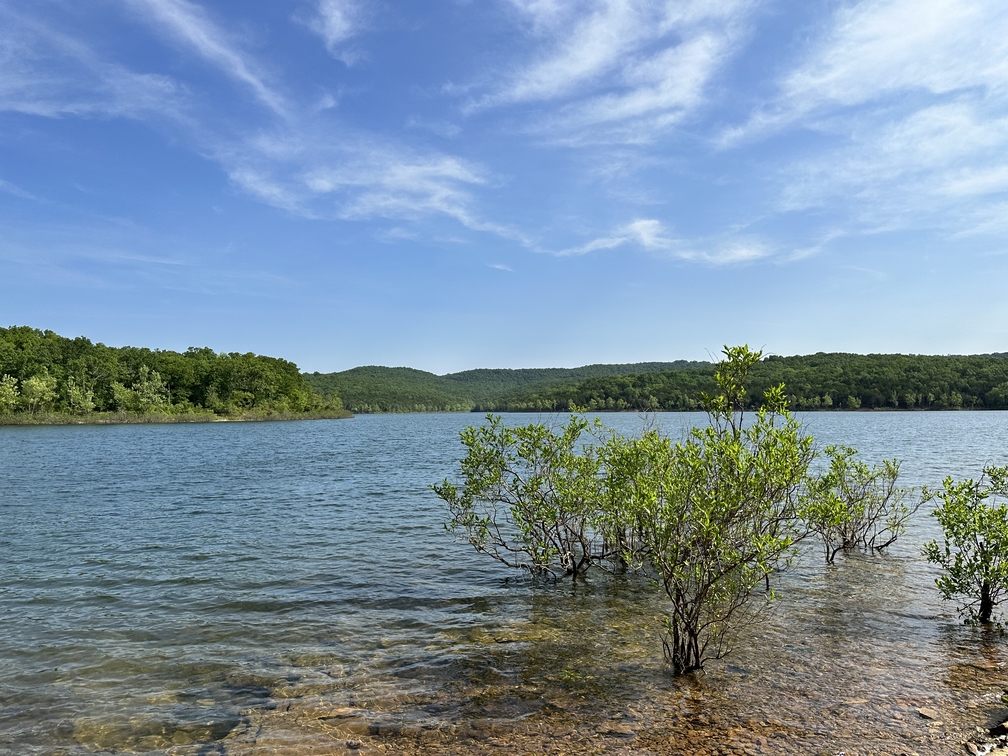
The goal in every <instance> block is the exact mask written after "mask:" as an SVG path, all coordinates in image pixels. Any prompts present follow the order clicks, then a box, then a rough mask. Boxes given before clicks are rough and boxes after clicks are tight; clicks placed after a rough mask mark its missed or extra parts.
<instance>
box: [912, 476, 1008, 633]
mask: <svg viewBox="0 0 1008 756" xmlns="http://www.w3.org/2000/svg"><path fill="white" fill-rule="evenodd" d="M934 496H935V497H936V498H937V499H938V500H939V501H940V504H939V505H938V506H937V507H936V508H935V510H934V513H933V515H934V517H935V518H936V519H937V520H938V523H939V524H940V525H941V528H942V533H943V536H944V537H943V542H942V544H941V545H940V546H939V545H938V542H937V541H931V542H930V543H927V544H925V546H924V556H926V557H927V559H928V561H929V562H933V563H935V564H937V565H938V566H939V567H941V568H942V570H943V574H942V575H941V576H939V577H938V578H937V579H936V580H935V584H936V585H937V586H938V590H939V591H940V592H941V595H942V598H944V599H946V600H953V599H956V598H960V599H962V601H963V604H962V605H961V606H960V607H959V611H960V613H961V614H963V615H965V617H966V618H967V621H970V622H979V623H981V624H988V623H990V622H991V617H992V615H993V612H994V608H995V607H996V606H997V605H998V604H1000V603H1001V602H1002V601H1004V599H1005V596H1006V595H1008V467H993V466H988V467H986V468H984V471H983V475H982V476H981V477H980V478H979V479H978V480H973V479H966V480H963V481H953V480H952V479H951V478H946V479H945V482H944V483H943V485H942V488H941V490H939V491H936V492H934Z"/></svg>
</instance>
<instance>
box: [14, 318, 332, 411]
mask: <svg viewBox="0 0 1008 756" xmlns="http://www.w3.org/2000/svg"><path fill="white" fill-rule="evenodd" d="M96 412H97V413H135V414H160V415H173V414H175V415H178V414H185V413H201V412H202V413H213V414H216V415H243V414H249V415H255V414H269V413H306V412H331V413H340V412H342V406H341V404H340V402H339V397H338V396H332V395H331V396H330V397H327V398H325V399H323V398H322V397H321V396H320V395H318V394H317V393H316V392H314V391H313V390H312V388H311V386H309V385H308V383H307V382H306V381H305V380H304V377H303V376H302V375H301V372H300V371H299V370H298V367H297V365H295V364H294V363H293V362H289V361H287V360H284V359H280V358H276V357H265V356H262V355H256V354H252V353H247V354H240V353H237V352H231V353H217V352H215V351H214V350H212V349H210V348H207V347H203V348H197V347H190V348H189V349H187V350H186V351H185V352H174V351H170V350H161V349H147V348H139V347H130V346H126V347H109V346H105V345H104V344H101V343H97V344H95V343H92V342H91V341H90V340H89V339H87V338H85V337H83V336H81V337H77V338H74V339H70V338H66V337H64V336H60V335H59V334H56V333H54V332H53V331H48V330H46V331H42V330H39V329H37V328H31V327H28V326H14V327H10V328H0V414H5V415H12V414H20V415H34V416H38V415H46V414H57V415H59V414H66V415H77V416H83V415H89V414H91V413H96Z"/></svg>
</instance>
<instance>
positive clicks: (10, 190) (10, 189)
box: [0, 179, 38, 200]
mask: <svg viewBox="0 0 1008 756" xmlns="http://www.w3.org/2000/svg"><path fill="white" fill-rule="evenodd" d="M0 192H3V193H4V194H10V195H13V196H14V197H20V198H21V199H28V200H34V199H38V197H36V196H35V195H34V194H32V193H31V192H29V191H25V190H24V189H22V188H21V187H20V186H18V185H17V184H14V183H11V182H10V181H6V180H4V179H0Z"/></svg>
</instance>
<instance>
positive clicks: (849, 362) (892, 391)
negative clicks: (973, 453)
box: [495, 353, 1008, 411]
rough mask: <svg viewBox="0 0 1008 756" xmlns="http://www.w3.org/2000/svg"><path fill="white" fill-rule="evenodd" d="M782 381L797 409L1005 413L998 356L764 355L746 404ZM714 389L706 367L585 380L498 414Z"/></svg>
mask: <svg viewBox="0 0 1008 756" xmlns="http://www.w3.org/2000/svg"><path fill="white" fill-rule="evenodd" d="M781 383H783V384H784V386H785V390H786V392H787V398H788V404H789V406H790V407H791V408H793V409H799V410H829V409H850V410H854V409H886V408H888V409H904V410H908V409H909V410H918V409H931V410H950V409H1005V408H1008V359H1005V357H1004V355H976V356H944V357H937V356H925V355H901V354H871V355H858V354H843V353H833V354H823V353H820V354H814V355H807V356H796V357H774V356H771V357H767V358H765V359H763V360H761V361H760V362H759V363H757V364H756V365H754V366H753V369H752V373H751V376H750V385H749V387H748V388H749V391H748V394H747V397H748V398H747V401H748V403H749V404H750V406H755V405H756V404H757V403H758V402H759V398H760V397H762V395H763V393H764V392H765V391H766V390H767V389H768V388H770V387H772V386H776V385H779V384H781ZM714 389H715V381H714V371H713V368H706V369H701V370H690V371H683V370H671V371H665V372H660V373H648V374H638V375H626V376H612V377H606V378H593V379H589V380H585V381H579V382H576V383H568V384H565V385H561V386H553V387H549V388H531V389H526V390H523V391H518V392H515V393H513V394H511V395H510V396H507V397H504V398H502V400H501V401H500V402H498V404H497V406H496V407H495V409H497V410H500V411H505V410H507V411H525V410H534V411H562V410H567V409H568V408H570V407H574V406H577V407H586V408H588V409H591V410H656V411H660V410H665V411H677V410H679V411H681V410H696V409H700V408H701V406H702V400H703V395H704V394H710V393H712V392H713V391H714Z"/></svg>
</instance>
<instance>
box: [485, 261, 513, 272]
mask: <svg viewBox="0 0 1008 756" xmlns="http://www.w3.org/2000/svg"><path fill="white" fill-rule="evenodd" d="M486 265H487V267H488V268H493V269H494V270H503V271H504V272H505V273H514V269H513V268H509V267H508V266H507V265H505V264H504V263H487V264H486Z"/></svg>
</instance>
